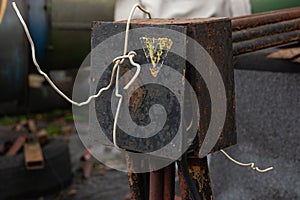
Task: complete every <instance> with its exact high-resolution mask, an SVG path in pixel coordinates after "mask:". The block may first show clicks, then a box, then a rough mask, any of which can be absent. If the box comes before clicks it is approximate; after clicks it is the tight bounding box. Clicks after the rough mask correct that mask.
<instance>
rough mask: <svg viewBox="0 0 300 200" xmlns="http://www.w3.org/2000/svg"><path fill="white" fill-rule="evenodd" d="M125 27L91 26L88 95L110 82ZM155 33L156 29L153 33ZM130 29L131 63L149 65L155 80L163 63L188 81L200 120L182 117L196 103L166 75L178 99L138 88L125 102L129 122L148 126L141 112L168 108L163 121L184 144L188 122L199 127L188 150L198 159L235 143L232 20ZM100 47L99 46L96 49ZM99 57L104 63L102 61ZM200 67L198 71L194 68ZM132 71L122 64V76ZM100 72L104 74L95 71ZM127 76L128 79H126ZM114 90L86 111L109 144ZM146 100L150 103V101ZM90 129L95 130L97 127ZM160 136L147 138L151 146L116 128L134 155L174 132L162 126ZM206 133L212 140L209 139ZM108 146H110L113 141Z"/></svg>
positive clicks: (144, 23)
mask: <svg viewBox="0 0 300 200" xmlns="http://www.w3.org/2000/svg"><path fill="white" fill-rule="evenodd" d="M125 28H126V23H125V22H124V21H121V22H93V24H92V41H91V42H92V50H93V51H92V54H91V58H92V59H91V69H92V70H91V80H97V81H96V82H92V83H91V88H92V89H91V91H97V90H98V89H100V88H101V87H104V86H106V85H107V84H108V83H109V80H110V77H111V69H112V66H113V63H112V59H113V58H114V57H116V56H120V55H122V51H123V46H124V37H125V32H124V31H125ZM147 28H148V29H147ZM154 29H155V31H152V30H154ZM169 30H170V31H169ZM130 31H131V32H130V33H129V49H128V50H129V51H130V50H134V51H136V53H137V56H136V58H134V60H135V61H136V62H138V63H140V64H141V65H147V66H150V67H149V68H150V70H149V74H152V76H153V77H155V76H156V74H155V73H161V72H159V70H161V69H159V66H160V67H161V66H165V65H167V66H170V67H171V68H172V69H173V70H175V71H176V72H178V73H179V74H181V76H182V77H183V78H182V79H186V80H187V82H188V84H189V85H190V86H191V87H192V89H193V92H194V93H195V94H196V97H197V102H196V104H197V106H198V107H197V109H198V110H199V113H198V114H199V116H200V117H199V121H197V122H195V121H194V122H193V121H192V120H191V121H187V120H186V119H190V118H191V116H189V115H188V114H185V111H184V109H185V107H190V106H191V105H193V104H194V103H195V102H192V101H191V99H192V98H191V96H189V95H191V94H188V93H189V92H186V87H187V85H188V84H184V83H183V81H181V79H179V80H173V79H174V78H173V79H172V78H170V76H169V74H168V73H165V74H164V75H162V78H161V79H162V80H161V81H162V82H164V81H165V80H167V81H169V82H170V84H173V85H175V86H176V88H178V91H177V92H176V91H175V92H174V93H175V94H174V95H176V96H177V100H172V98H170V95H169V96H168V95H167V93H168V92H167V90H166V91H165V90H161V88H160V89H158V90H155V87H152V88H151V90H149V88H148V90H147V88H146V89H145V87H144V88H143V89H140V88H137V89H136V90H135V91H131V94H132V96H131V97H130V98H129V100H128V106H129V110H130V116H131V118H132V120H133V121H134V122H135V123H136V124H138V125H141V126H146V125H147V124H148V123H150V121H151V119H150V118H149V114H148V113H146V114H145V113H143V111H145V112H149V109H150V107H151V106H152V104H153V105H154V104H162V105H163V106H164V107H166V108H165V109H166V112H167V116H168V117H171V118H172V120H171V122H170V121H166V122H169V123H171V124H172V125H174V126H177V128H178V127H180V128H181V129H182V136H181V139H182V140H188V139H189V138H188V137H186V136H185V133H186V132H188V131H187V130H188V127H189V126H190V124H197V131H196V135H195V136H196V137H195V138H194V141H193V143H192V145H191V146H190V147H189V149H190V150H192V151H193V152H194V153H196V154H198V153H199V151H200V157H203V156H205V155H207V154H208V153H211V152H215V151H218V150H220V149H223V148H226V147H228V146H231V145H234V144H236V138H237V135H236V128H235V94H234V72H233V65H232V41H231V21H230V20H229V19H228V18H207V19H187V20H179V19H178V20H176V19H150V20H149V19H147V20H133V21H132V23H131V26H130ZM134 31H135V32H134ZM172 31H173V32H176V33H175V35H176V37H174V35H172ZM177 33H178V34H177ZM111 38H113V39H111ZM149 42H150V44H151V45H152V47H153V48H155V49H156V48H157V49H156V50H153V49H151V48H152V47H151V48H150V47H149ZM154 44H155V45H156V46H155V45H154ZM101 45H102V46H103V48H98V47H99V46H101ZM147 45H148V46H147ZM171 46H172V47H171ZM97 48H98V49H97ZM160 48H161V52H160V53H159V49H160ZM171 48H172V50H170V49H171ZM199 48H200V51H199ZM104 49H105V50H104ZM153 52H154V53H155V55H153ZM159 56H160V57H159ZM103 58H104V59H105V60H106V61H101V59H103ZM198 65H199V66H200V65H201V67H200V68H198V67H197V66H198ZM151 66H152V67H151ZM131 68H132V67H131V66H130V64H129V63H128V62H126V61H125V62H124V64H123V67H122V68H121V71H120V74H121V75H120V76H122V75H124V74H125V73H126V72H128V71H129V70H130V69H131ZM99 70H100V71H102V72H101V73H98V71H99ZM162 73H163V72H162ZM126 77H127V79H128V78H129V77H130V75H126ZM125 79H126V78H125ZM148 85H149V84H148ZM113 91H114V88H113V89H111V90H110V91H109V92H107V93H104V94H103V95H101V97H100V98H98V99H96V101H95V104H93V105H92V106H91V107H90V109H92V110H95V113H96V119H97V122H96V123H99V124H100V127H101V129H102V131H103V132H105V135H106V136H107V138H108V139H109V140H110V141H112V127H113V120H114V111H115V110H114V111H113V110H112V104H113V103H112V102H113V100H112V97H111V96H112V95H113ZM158 91H159V92H158ZM182 91H183V92H182ZM172 94H173V93H172ZM154 96H156V97H154ZM171 96H172V95H171ZM149 99H151V100H152V101H154V103H149V101H150V100H149ZM159 100H161V102H159ZM176 101H178V102H179V103H182V105H184V106H183V107H182V108H183V109H182V110H181V111H179V112H178V113H177V114H176V112H175V113H174V110H176V108H175V107H176V106H175V107H174V105H175V104H176V103H174V102H176ZM150 104H151V105H150ZM189 109H191V108H189ZM192 109H193V108H192ZM170 113H171V114H170ZM179 114H180V115H181V116H179ZM149 120H150V121H149ZM93 123H95V122H92V124H93ZM180 124H184V125H183V126H181V125H180ZM93 128H94V129H95V130H94V131H97V130H96V128H95V126H94V127H92V129H93ZM159 133H160V134H157V135H151V138H152V140H151V141H152V142H151V143H149V142H148V141H147V139H145V138H136V137H132V136H130V134H127V133H125V132H124V131H122V129H121V128H118V131H117V143H118V146H119V147H121V148H123V149H126V150H129V151H134V152H145V151H147V146H149V145H150V146H151V145H152V146H154V147H153V149H152V150H157V149H158V147H159V146H160V145H166V144H167V143H168V142H170V140H168V139H165V138H172V134H173V132H172V129H171V128H170V127H169V129H168V128H166V127H165V126H163V129H162V132H159ZM208 133H209V134H210V135H211V136H209V137H208ZM153 141H154V142H153ZM99 142H101V141H99ZM212 144H213V146H212ZM107 145H112V142H111V143H110V144H107ZM184 151H185V150H184ZM181 153H183V152H181Z"/></svg>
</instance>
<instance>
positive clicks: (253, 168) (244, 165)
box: [221, 149, 274, 173]
mask: <svg viewBox="0 0 300 200" xmlns="http://www.w3.org/2000/svg"><path fill="white" fill-rule="evenodd" d="M221 152H222V153H223V154H224V155H225V156H226V157H227V158H228V159H229V160H231V161H232V162H234V163H235V164H237V165H240V166H242V167H250V168H251V169H252V170H254V171H257V172H260V173H265V172H268V171H270V170H272V169H274V168H273V167H269V168H266V169H259V168H258V167H255V163H254V162H251V163H241V162H239V161H237V160H235V159H233V158H232V157H230V156H229V155H228V154H227V153H226V152H225V151H224V150H223V149H221Z"/></svg>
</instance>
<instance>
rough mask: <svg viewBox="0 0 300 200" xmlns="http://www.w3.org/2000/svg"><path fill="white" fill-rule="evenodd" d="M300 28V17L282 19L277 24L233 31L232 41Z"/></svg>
mask: <svg viewBox="0 0 300 200" xmlns="http://www.w3.org/2000/svg"><path fill="white" fill-rule="evenodd" d="M299 29H300V17H299V18H297V19H293V20H288V21H282V22H278V23H275V24H268V25H264V26H259V27H254V28H251V29H244V30H241V31H236V32H233V33H232V42H240V41H245V40H250V39H254V38H258V37H266V36H271V35H275V34H281V33H286V32H292V31H296V30H299Z"/></svg>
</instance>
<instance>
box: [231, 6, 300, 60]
mask: <svg viewBox="0 0 300 200" xmlns="http://www.w3.org/2000/svg"><path fill="white" fill-rule="evenodd" d="M232 31H233V32H232V42H233V55H234V56H237V55H241V54H244V53H250V52H253V51H257V50H260V49H265V48H268V47H273V46H277V45H282V44H287V43H291V42H296V41H299V40H300V7H297V8H290V9H284V10H279V11H272V12H267V13H258V14H254V15H249V16H242V17H236V18H233V19H232Z"/></svg>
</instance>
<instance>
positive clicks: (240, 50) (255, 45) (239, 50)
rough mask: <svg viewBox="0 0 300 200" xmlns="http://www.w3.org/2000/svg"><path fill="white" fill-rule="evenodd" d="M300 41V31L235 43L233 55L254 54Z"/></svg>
mask: <svg viewBox="0 0 300 200" xmlns="http://www.w3.org/2000/svg"><path fill="white" fill-rule="evenodd" d="M296 41H300V30H297V31H292V32H287V33H282V34H276V35H272V36H267V37H261V38H257V39H254V40H246V41H243V42H239V43H233V55H234V56H237V55H241V54H244V53H249V52H254V51H257V50H260V49H265V48H269V47H274V46H278V45H282V44H287V43H290V42H296Z"/></svg>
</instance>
